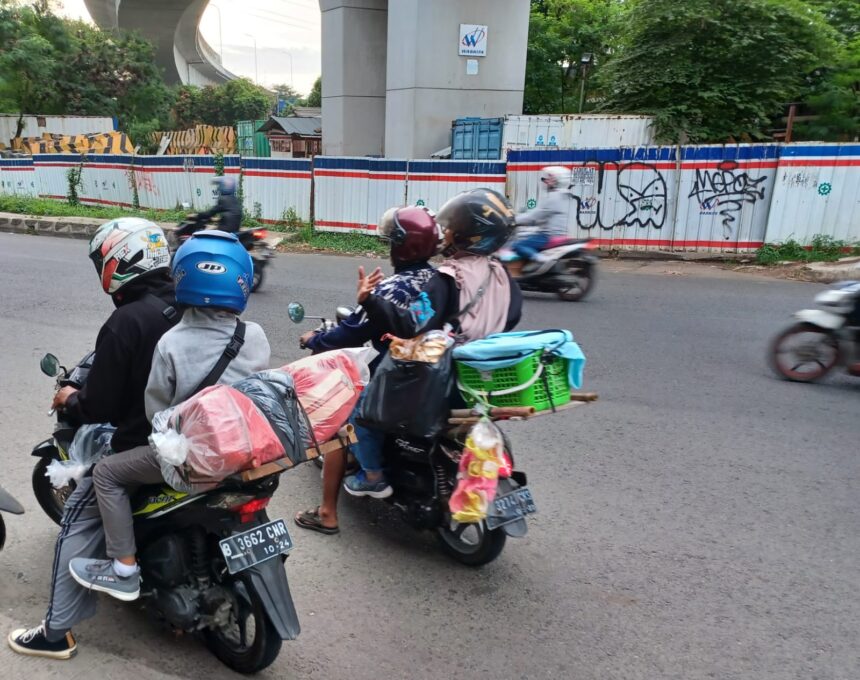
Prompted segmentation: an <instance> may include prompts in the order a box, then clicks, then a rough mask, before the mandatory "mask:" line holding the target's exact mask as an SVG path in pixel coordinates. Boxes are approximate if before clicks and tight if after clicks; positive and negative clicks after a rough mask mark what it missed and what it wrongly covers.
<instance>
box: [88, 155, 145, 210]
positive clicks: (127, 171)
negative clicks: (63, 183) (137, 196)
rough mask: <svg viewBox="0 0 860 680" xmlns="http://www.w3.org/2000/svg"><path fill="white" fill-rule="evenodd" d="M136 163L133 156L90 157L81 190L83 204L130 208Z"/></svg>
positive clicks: (132, 201)
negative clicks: (134, 165) (134, 163)
mask: <svg viewBox="0 0 860 680" xmlns="http://www.w3.org/2000/svg"><path fill="white" fill-rule="evenodd" d="M133 160H134V156H125V155H122V156H120V155H87V156H86V157H85V160H84V164H83V171H82V172H81V185H80V188H79V189H78V196H79V197H80V200H81V203H86V204H90V205H118V206H123V207H131V206H132V205H133V204H134V198H133V191H132V187H131V181H132V175H133V172H134V170H133Z"/></svg>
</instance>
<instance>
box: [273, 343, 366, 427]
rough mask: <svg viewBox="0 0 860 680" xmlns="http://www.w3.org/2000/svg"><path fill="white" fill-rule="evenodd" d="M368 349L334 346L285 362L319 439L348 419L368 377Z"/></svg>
mask: <svg viewBox="0 0 860 680" xmlns="http://www.w3.org/2000/svg"><path fill="white" fill-rule="evenodd" d="M376 354H377V352H376V350H374V349H371V348H366V347H365V348H360V349H352V348H348V349H336V350H332V351H330V352H322V353H321V354H314V355H312V356H309V357H305V358H304V359H299V360H298V361H294V362H293V363H291V364H287V365H286V366H284V367H283V368H282V369H281V370H284V371H287V372H288V373H289V374H290V375H291V376H292V377H293V380H294V381H295V386H296V393H297V394H298V396H299V401H300V402H301V404H302V407H303V408H304V410H305V412H306V413H307V415H308V419H309V420H310V424H311V427H312V428H313V432H314V436H315V438H316V440H317V441H318V442H322V441H327V440H328V439H331V438H332V437H334V435H335V434H336V433H337V431H338V430H339V429H340V428H341V427H343V426H344V424H345V423H346V421H347V419H348V418H349V416H350V414H351V413H352V410H353V409H354V408H355V404H356V402H357V401H358V397H359V395H360V394H361V391H362V389H364V386H365V385H366V384H367V382H368V381H369V380H370V369H369V368H368V364H369V363H370V362H371V361H373V359H374V357H375V356H376Z"/></svg>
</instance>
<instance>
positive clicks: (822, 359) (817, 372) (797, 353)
mask: <svg viewBox="0 0 860 680" xmlns="http://www.w3.org/2000/svg"><path fill="white" fill-rule="evenodd" d="M802 334H809V335H811V338H810V340H809V341H808V342H806V343H804V344H802V345H800V346H799V347H797V348H794V349H792V346H791V341H792V340H795V339H796V338H797V337H798V336H800V335H802ZM816 336H817V337H816ZM786 355H794V358H789V357H787V356H786ZM769 358H770V364H771V367H772V368H773V370H774V371H775V372H776V373H777V375H779V376H780V377H782V378H785V379H786V380H791V381H794V382H813V381H815V380H820V379H821V378H823V377H824V376H825V375H827V374H828V373H829V372H830V371H831V370H832V369H833V367H834V366H836V364H838V363H839V358H840V353H839V341H838V340H837V339H836V337H835V336H834V334H833V332H832V331H830V330H828V329H826V328H821V327H820V326H816V325H814V324H811V323H796V324H794V325H793V326H790V327H788V328H786V329H785V330H784V331H783V332H782V333H780V334H779V335H778V336H777V337H776V339H775V340H774V341H773V343H771V347H770V357H769ZM805 366H809V367H811V370H809V371H803V370H799V369H802V368H803V367H805Z"/></svg>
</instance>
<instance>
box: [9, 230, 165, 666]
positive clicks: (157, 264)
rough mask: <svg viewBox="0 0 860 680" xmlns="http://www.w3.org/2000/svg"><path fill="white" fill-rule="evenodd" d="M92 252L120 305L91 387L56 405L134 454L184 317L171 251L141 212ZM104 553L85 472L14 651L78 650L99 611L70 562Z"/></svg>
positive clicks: (64, 654)
mask: <svg viewBox="0 0 860 680" xmlns="http://www.w3.org/2000/svg"><path fill="white" fill-rule="evenodd" d="M89 250H90V259H91V260H92V261H93V263H94V264H95V268H96V272H97V273H98V275H99V279H100V280H101V284H102V289H103V290H104V292H105V293H107V294H108V295H110V296H111V298H112V299H113V303H114V305H116V310H114V312H113V313H112V314H111V315H110V317H109V318H108V320H107V321H106V322H105V323H104V325H103V326H102V328H101V330H100V331H99V334H98V338H97V339H96V346H95V358H94V360H93V364H92V368H91V369H90V372H89V376H88V378H87V382H86V385H85V386H84V387H83V388H82V389H81V390H79V391H78V390H75V388H73V387H64V388H62V389H61V390H59V391H58V392H57V394H56V395H55V396H54V400H53V403H52V404H51V406H52V408H60V409H64V410H65V411H66V413H67V414H68V415H69V416H70V417H71V418H73V419H75V420H77V421H78V422H81V423H104V422H109V423H112V424H113V425H115V426H116V428H117V429H116V432H115V433H114V435H113V438H112V440H111V448H112V449H113V451H115V452H119V451H127V450H129V449H132V448H134V447H136V446H141V445H142V444H145V443H146V441H147V438H148V437H149V434H150V425H149V421H148V419H147V417H146V413H145V410H144V391H145V389H146V381H147V379H148V377H149V369H150V362H151V361H152V354H153V351H154V349H155V346H156V344H157V343H158V341H159V338H161V336H162V335H163V334H164V333H165V332H166V331H167V330H168V329H170V328H171V327H172V326H173V325H174V324H175V323H176V322H178V321H179V318H180V314H179V312H178V311H177V310H176V308H175V307H174V306H173V305H174V304H175V299H174V294H173V284H172V283H171V281H170V276H169V263H170V253H169V252H168V248H167V240H166V239H165V236H164V232H163V231H162V230H161V228H160V227H158V226H157V225H156V224H153V223H152V222H149V221H147V220H143V219H139V218H136V217H122V218H119V219H116V220H112V221H110V222H108V223H107V224H104V225H102V227H101V228H100V229H99V230H98V231H97V232H96V234H95V236H93V238H92V240H91V241H90V248H89ZM103 551H104V533H103V530H102V524H101V517H100V515H99V511H98V506H97V504H96V498H95V492H94V490H93V484H92V478H91V477H84V478H82V479H81V480H80V481H79V482H78V483H77V486H76V488H75V490H74V492H73V493H72V494H71V496H70V497H69V499H68V500H67V501H66V507H65V511H64V513H63V520H62V523H61V529H60V534H59V536H58V538H57V545H56V552H55V553H54V565H53V572H52V576H51V596H50V603H49V606H48V611H47V613H46V614H45V619H44V621H42V623H41V624H40V625H38V626H35V627H32V628H30V629H29V630H27V629H24V628H21V629H18V630H13V631H12V632H11V633H10V634H9V637H8V643H9V646H10V647H11V648H12V649H13V650H15V651H16V652H18V653H21V654H27V655H30V656H45V657H50V658H54V659H70V658H71V657H72V656H74V655H75V653H76V650H77V646H76V643H75V639H74V636H73V635H72V632H71V628H72V626H73V625H74V624H76V623H78V622H80V621H83V620H84V619H87V618H89V617H91V616H92V615H93V614H95V609H96V595H95V593H91V592H89V591H88V590H86V589H84V588H81V587H79V586H78V585H77V583H75V582H74V580H72V577H71V575H70V574H69V567H68V565H69V561H70V560H71V559H72V558H73V557H76V556H81V555H84V556H87V555H92V556H95V555H98V554H100V553H102V552H103Z"/></svg>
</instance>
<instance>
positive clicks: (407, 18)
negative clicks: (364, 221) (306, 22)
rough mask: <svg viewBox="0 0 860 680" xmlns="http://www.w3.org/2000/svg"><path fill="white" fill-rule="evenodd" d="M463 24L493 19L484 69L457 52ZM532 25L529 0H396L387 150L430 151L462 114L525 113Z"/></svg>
mask: <svg viewBox="0 0 860 680" xmlns="http://www.w3.org/2000/svg"><path fill="white" fill-rule="evenodd" d="M460 24H478V25H486V26H487V27H488V28H487V55H486V56H485V57H476V58H475V60H476V61H477V62H478V73H477V75H468V74H467V73H466V66H467V59H470V58H471V57H465V56H459V54H458V52H459V49H458V46H459V42H460ZM325 30H326V25H325V23H323V35H324V36H325ZM528 30H529V0H391V2H390V4H389V7H388V58H387V65H388V67H387V71H386V73H387V75H386V99H385V102H386V105H385V120H386V127H385V155H386V156H388V157H390V158H428V157H429V156H430V154H432V153H433V152H434V151H438V150H439V149H442V148H444V147H446V146H448V144H450V135H451V121H452V120H453V119H455V118H460V117H463V116H477V117H481V118H491V117H497V116H504V115H505V114H509V113H512V114H519V113H522V107H523V89H524V87H525V72H526V46H527V43H528ZM323 41H324V42H325V37H323ZM323 49H325V45H324V46H323ZM323 72H326V71H325V61H324V62H323ZM323 88H325V79H323ZM323 94H325V89H323ZM323 130H324V131H325V123H324V124H323ZM323 134H325V132H323Z"/></svg>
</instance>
